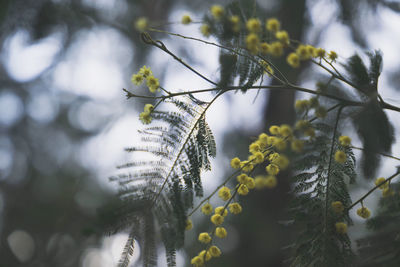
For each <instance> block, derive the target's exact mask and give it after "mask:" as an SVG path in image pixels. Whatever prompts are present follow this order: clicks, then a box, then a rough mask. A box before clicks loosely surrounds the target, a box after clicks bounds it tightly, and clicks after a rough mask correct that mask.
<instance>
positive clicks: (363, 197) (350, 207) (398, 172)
mask: <svg viewBox="0 0 400 267" xmlns="http://www.w3.org/2000/svg"><path fill="white" fill-rule="evenodd" d="M399 174H400V169H398V170H397V172H396V173H395V174H393V175H392V176H390V177H389V178H387V179H386V180H385V181H383V182H381V183H379V184H377V185H376V186H375V187H373V188H372V189H371V190H369V191H368V192H367V193H366V194H365V195H363V196H362V197H361V198H360V199H358V200H357V201H356V202H354V203H353V204H351V205H350V206H349V207H348V208H347V209H346V210H351V209H352V208H353V207H354V206H355V205H357V204H358V203H360V202H362V201H363V200H364V199H365V198H366V197H367V196H369V195H370V194H371V193H372V192H374V191H375V190H376V189H377V188H379V187H380V186H382V185H383V184H385V183H388V182H390V181H391V180H392V179H393V178H394V177H396V176H397V175H399Z"/></svg>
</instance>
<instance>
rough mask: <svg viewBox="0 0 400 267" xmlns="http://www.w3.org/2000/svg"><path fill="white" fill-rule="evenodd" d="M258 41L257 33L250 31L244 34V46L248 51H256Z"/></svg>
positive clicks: (254, 52)
mask: <svg viewBox="0 0 400 267" xmlns="http://www.w3.org/2000/svg"><path fill="white" fill-rule="evenodd" d="M259 43H260V39H259V38H258V35H257V34H255V33H250V34H249V35H247V36H246V47H247V49H248V50H250V52H252V53H253V54H256V53H257V52H258V44H259Z"/></svg>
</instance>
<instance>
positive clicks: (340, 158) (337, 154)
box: [335, 150, 347, 164]
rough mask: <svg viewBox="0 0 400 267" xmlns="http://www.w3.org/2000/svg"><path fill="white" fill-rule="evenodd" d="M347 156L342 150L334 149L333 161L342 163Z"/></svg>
mask: <svg viewBox="0 0 400 267" xmlns="http://www.w3.org/2000/svg"><path fill="white" fill-rule="evenodd" d="M346 159H347V156H346V153H344V151H342V150H336V152H335V161H336V162H337V163H340V164H343V163H345V162H346Z"/></svg>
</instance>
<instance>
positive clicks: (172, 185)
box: [110, 98, 216, 266]
mask: <svg viewBox="0 0 400 267" xmlns="http://www.w3.org/2000/svg"><path fill="white" fill-rule="evenodd" d="M168 102H169V103H170V104H173V105H174V106H175V109H177V111H154V112H153V113H152V117H153V121H159V122H160V124H159V126H158V125H157V126H151V127H147V128H145V129H144V130H141V131H140V134H141V135H142V142H143V143H146V144H148V145H145V146H140V147H139V146H135V147H132V148H128V149H127V151H128V152H134V158H139V160H136V161H133V162H130V163H126V164H124V165H121V166H119V168H120V169H125V168H128V169H129V170H130V172H129V173H126V174H121V175H118V176H115V177H111V178H110V180H111V181H115V182H118V184H119V186H120V191H119V196H120V198H121V201H122V202H121V205H120V208H119V216H118V217H119V221H118V223H117V225H114V229H125V230H128V231H129V238H128V241H127V243H126V246H125V248H124V251H123V254H122V256H121V260H120V263H119V265H120V266H128V264H129V258H130V256H131V255H132V253H133V241H134V239H136V240H138V242H139V244H140V245H141V246H142V249H143V253H142V259H141V260H142V263H143V265H144V266H156V264H157V251H156V245H155V244H156V236H157V235H156V229H155V228H156V227H159V228H160V229H161V231H160V232H161V239H162V242H163V243H164V246H165V249H166V254H167V262H168V266H175V251H176V249H177V248H180V247H182V245H183V240H184V230H185V227H186V212H187V211H188V209H189V208H191V207H192V206H193V199H194V197H195V196H198V197H199V196H202V195H203V187H202V184H201V179H200V175H201V172H202V171H203V170H210V169H211V166H210V162H209V157H215V155H216V145H215V139H214V137H213V135H212V132H211V129H210V127H209V126H208V124H207V123H206V121H205V108H203V107H201V106H199V105H194V104H193V102H192V101H191V100H189V98H181V99H172V100H170V101H168ZM146 154H147V155H146ZM148 154H151V155H152V156H150V157H149V155H148ZM142 157H145V158H146V157H149V160H147V161H146V160H143V158H142ZM154 157H155V158H154Z"/></svg>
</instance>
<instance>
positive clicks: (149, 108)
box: [144, 104, 154, 113]
mask: <svg viewBox="0 0 400 267" xmlns="http://www.w3.org/2000/svg"><path fill="white" fill-rule="evenodd" d="M153 110H154V106H153V105H152V104H146V105H144V112H147V113H151V112H152V111H153Z"/></svg>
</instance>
